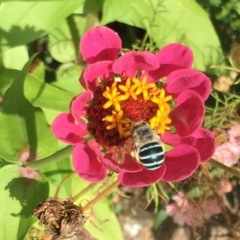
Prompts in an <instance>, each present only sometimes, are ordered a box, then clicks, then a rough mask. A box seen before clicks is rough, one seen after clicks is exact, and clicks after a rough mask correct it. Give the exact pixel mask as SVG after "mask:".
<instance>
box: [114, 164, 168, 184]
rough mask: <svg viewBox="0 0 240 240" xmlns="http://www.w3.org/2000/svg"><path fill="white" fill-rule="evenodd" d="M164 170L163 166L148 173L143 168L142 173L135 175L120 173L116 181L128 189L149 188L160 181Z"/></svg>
mask: <svg viewBox="0 0 240 240" xmlns="http://www.w3.org/2000/svg"><path fill="white" fill-rule="evenodd" d="M165 168H166V167H165V165H164V164H163V165H162V166H161V167H160V168H159V169H157V170H154V171H149V170H146V169H144V168H143V169H142V171H140V172H136V173H130V172H120V173H119V175H118V180H119V182H120V183H121V184H122V185H125V186H129V187H144V186H149V185H151V184H153V183H155V182H158V181H159V180H161V178H162V176H163V174H164V172H165Z"/></svg>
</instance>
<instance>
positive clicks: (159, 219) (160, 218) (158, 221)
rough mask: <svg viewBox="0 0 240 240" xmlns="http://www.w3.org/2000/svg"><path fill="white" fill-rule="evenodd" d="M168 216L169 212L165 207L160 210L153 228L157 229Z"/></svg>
mask: <svg viewBox="0 0 240 240" xmlns="http://www.w3.org/2000/svg"><path fill="white" fill-rule="evenodd" d="M167 217H168V214H167V212H166V210H165V209H161V210H159V212H158V213H157V216H156V218H155V221H154V225H153V229H154V230H157V229H158V228H159V227H160V226H161V224H162V223H163V221H164V220H165V219H166V218H167Z"/></svg>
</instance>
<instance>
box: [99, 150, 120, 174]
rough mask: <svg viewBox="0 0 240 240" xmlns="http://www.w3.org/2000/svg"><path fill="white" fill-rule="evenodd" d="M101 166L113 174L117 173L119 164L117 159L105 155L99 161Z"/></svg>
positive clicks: (110, 155)
mask: <svg viewBox="0 0 240 240" xmlns="http://www.w3.org/2000/svg"><path fill="white" fill-rule="evenodd" d="M101 162H102V164H104V166H106V167H107V168H108V169H111V170H112V171H114V172H119V164H118V162H117V159H116V158H115V156H114V155H112V154H106V155H105V156H104V158H102V159H101Z"/></svg>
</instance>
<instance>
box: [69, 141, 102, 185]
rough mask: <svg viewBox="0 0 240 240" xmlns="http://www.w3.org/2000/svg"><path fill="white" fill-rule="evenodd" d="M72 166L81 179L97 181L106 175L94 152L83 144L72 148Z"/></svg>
mask: <svg viewBox="0 0 240 240" xmlns="http://www.w3.org/2000/svg"><path fill="white" fill-rule="evenodd" d="M73 168H74V170H75V172H76V173H77V174H78V175H79V176H80V177H81V178H82V179H84V180H86V181H88V182H99V181H102V180H104V179H105V178H106V176H107V171H106V169H105V167H104V166H103V165H102V163H101V162H99V161H98V157H97V155H96V153H95V152H94V151H93V150H92V149H91V148H90V147H89V146H88V145H84V144H78V145H76V146H75V148H74V150H73Z"/></svg>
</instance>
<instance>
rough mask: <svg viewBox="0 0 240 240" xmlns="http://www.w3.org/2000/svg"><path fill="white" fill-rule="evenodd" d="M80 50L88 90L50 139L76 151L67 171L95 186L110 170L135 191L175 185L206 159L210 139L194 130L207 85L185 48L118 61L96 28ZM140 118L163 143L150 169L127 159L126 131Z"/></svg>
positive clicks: (110, 36)
mask: <svg viewBox="0 0 240 240" xmlns="http://www.w3.org/2000/svg"><path fill="white" fill-rule="evenodd" d="M80 49H81V52H82V55H83V58H84V60H85V61H86V62H87V63H89V66H88V67H87V68H86V69H85V70H84V72H83V73H82V76H81V77H80V83H81V84H82V85H83V86H84V87H85V88H86V89H87V90H86V91H85V92H84V93H81V94H79V95H78V96H77V97H75V98H74V99H73V101H72V103H71V110H70V113H62V114H60V115H59V116H57V118H56V119H55V120H54V122H53V124H52V130H53V132H54V134H55V136H56V137H57V138H59V139H61V140H62V141H64V142H66V143H68V144H72V145H74V146H75V148H74V150H73V167H74V170H75V171H76V173H77V174H78V175H79V176H80V177H82V178H83V179H85V180H87V181H90V182H97V181H101V180H103V179H104V178H105V177H106V175H107V172H108V171H114V172H117V173H118V180H119V182H120V183H121V184H123V185H127V186H135V187H140V186H147V185H151V184H153V183H155V182H157V181H160V180H161V181H180V180H183V179H186V178H188V177H189V176H191V175H192V174H193V172H194V171H195V170H196V169H197V167H198V166H199V164H200V163H201V162H205V161H207V160H208V159H209V158H210V157H211V155H212V153H213V152H214V148H215V141H214V137H213V135H212V133H211V132H209V131H208V130H206V129H204V128H201V124H202V122H203V117H204V101H205V100H206V99H207V98H208V96H209V92H210V88H211V83H210V80H209V79H208V78H207V77H206V76H205V75H204V74H203V73H200V72H198V71H197V70H194V69H192V68H191V65H192V62H193V55H192V51H191V50H190V49H189V48H187V47H186V46H184V45H181V44H178V43H173V44H169V45H167V46H166V47H164V48H163V49H161V51H159V52H158V53H157V54H153V53H151V52H148V51H143V52H140V51H130V52H127V53H125V54H124V55H122V56H120V57H118V55H119V53H120V50H121V39H120V38H119V37H118V35H117V34H116V33H115V32H114V31H112V30H111V29H109V28H107V27H103V26H101V27H96V28H94V29H91V30H89V31H88V32H87V33H86V34H85V35H84V36H83V38H82V40H81V43H80ZM158 80H161V81H162V82H163V83H160V84H159V86H157V85H156V82H157V81H158ZM83 119H85V120H83ZM86 120H87V121H86ZM139 120H143V121H146V122H148V123H149V124H150V125H151V127H152V128H153V129H156V131H157V133H158V134H160V135H161V138H162V141H163V142H164V143H166V144H168V145H169V147H168V150H169V149H170V150H169V151H167V152H166V153H165V162H164V164H163V165H162V166H161V167H160V168H159V169H157V170H154V171H150V170H147V169H145V168H143V166H142V165H141V164H140V163H138V162H137V160H136V159H135V158H134V157H132V155H131V152H132V149H133V147H132V146H133V142H132V138H131V136H130V127H131V123H132V122H137V121H139ZM170 130H172V132H169V131H170ZM89 139H91V140H89Z"/></svg>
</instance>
